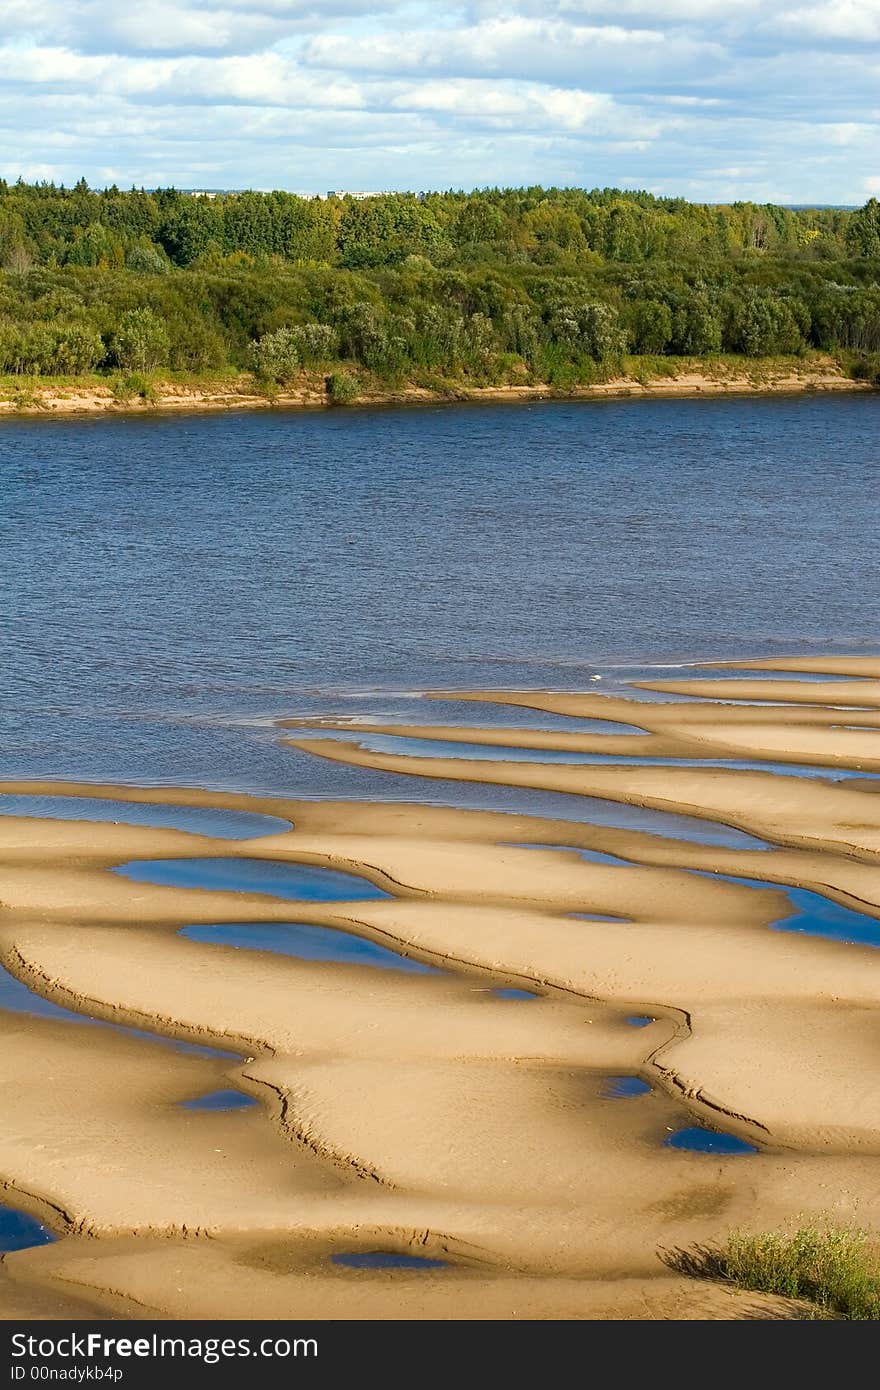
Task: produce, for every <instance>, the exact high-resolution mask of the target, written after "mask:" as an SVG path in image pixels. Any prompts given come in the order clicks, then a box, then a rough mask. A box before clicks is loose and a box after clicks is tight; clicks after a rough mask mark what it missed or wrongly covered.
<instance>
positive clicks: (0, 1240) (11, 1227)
mask: <svg viewBox="0 0 880 1390" xmlns="http://www.w3.org/2000/svg"><path fill="white" fill-rule="evenodd" d="M57 1238H58V1237H57V1236H54V1235H53V1234H52V1232H51V1231H50V1230H48V1229H47V1228H46V1227H45V1226H43V1225H42V1224H41V1222H39V1221H38V1220H37V1218H36V1217H35V1216H28V1214H27V1213H26V1212H23V1211H16V1209H15V1207H7V1206H0V1252H9V1251H12V1250H29V1249H31V1247H32V1246H34V1245H48V1244H49V1243H50V1241H53V1240H57Z"/></svg>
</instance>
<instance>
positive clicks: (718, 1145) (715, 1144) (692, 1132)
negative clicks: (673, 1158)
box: [663, 1125, 758, 1157]
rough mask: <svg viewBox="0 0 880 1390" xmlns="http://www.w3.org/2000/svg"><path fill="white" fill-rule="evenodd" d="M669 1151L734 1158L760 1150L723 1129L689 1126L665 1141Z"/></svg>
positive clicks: (677, 1131)
mask: <svg viewBox="0 0 880 1390" xmlns="http://www.w3.org/2000/svg"><path fill="white" fill-rule="evenodd" d="M663 1144H664V1146H665V1147H666V1148H668V1149H684V1150H686V1151H687V1152H688V1153H698V1154H720V1155H722V1156H728V1155H729V1156H730V1157H733V1156H734V1155H736V1154H756V1153H757V1152H758V1149H757V1148H756V1147H755V1145H754V1144H749V1143H748V1142H747V1141H746V1140H745V1139H739V1138H738V1137H737V1136H736V1135H735V1134H727V1133H726V1132H725V1131H724V1130H721V1129H706V1128H705V1127H704V1126H703V1125H688V1126H687V1128H685V1129H679V1130H676V1132H675V1133H674V1134H670V1135H669V1137H668V1138H666V1139H664V1140H663Z"/></svg>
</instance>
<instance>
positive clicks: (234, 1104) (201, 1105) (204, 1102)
mask: <svg viewBox="0 0 880 1390" xmlns="http://www.w3.org/2000/svg"><path fill="white" fill-rule="evenodd" d="M258 1104H259V1102H258V1101H257V1100H256V1099H255V1097H254V1096H249V1095H248V1094H247V1092H245V1091H236V1090H233V1089H232V1088H231V1087H230V1088H229V1089H227V1090H221V1091H209V1092H208V1094H207V1095H205V1096H196V1097H195V1098H194V1099H193V1100H182V1101H180V1108H181V1110H250V1109H251V1108H252V1107H253V1106H255V1105H258Z"/></svg>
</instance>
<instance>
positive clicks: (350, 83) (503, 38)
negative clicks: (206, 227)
mask: <svg viewBox="0 0 880 1390" xmlns="http://www.w3.org/2000/svg"><path fill="white" fill-rule="evenodd" d="M0 15H2V29H0V173H2V174H3V175H4V176H5V177H7V178H16V177H18V175H19V174H21V175H23V176H24V177H25V178H28V179H42V178H46V179H54V180H56V181H65V182H68V183H69V182H72V181H73V180H75V179H76V178H77V177H78V176H79V175H80V174H84V175H85V176H86V178H87V179H88V180H89V182H90V183H92V184H94V185H96V186H101V185H103V184H106V183H111V182H118V183H119V184H120V185H123V186H130V185H131V184H132V183H136V184H138V185H141V184H143V185H146V186H147V187H150V186H154V185H156V184H176V185H177V186H178V187H184V188H192V187H204V188H214V187H219V188H242V187H253V188H288V189H292V190H295V191H300V192H318V191H325V190H326V189H329V188H348V189H392V188H394V189H423V188H450V187H452V188H474V187H480V186H485V185H487V184H514V185H519V184H529V183H542V184H566V185H571V184H575V185H580V186H585V187H594V186H606V185H615V186H620V187H639V188H648V189H650V190H652V191H653V192H656V193H660V194H681V195H683V196H684V197H687V198H692V199H706V200H709V201H713V202H718V201H727V200H729V199H733V198H756V199H761V200H765V199H772V200H774V201H779V202H824V203H861V202H863V201H864V200H865V198H866V197H868V196H869V195H870V194H880V0H656V3H651V0H473V3H470V4H451V3H445V0H439V2H438V3H433V4H426V3H412V0H384V3H381V0H380V2H379V3H367V0H149V3H146V4H141V5H138V4H136V3H128V4H122V3H119V0H112V2H111V0H2V2H0Z"/></svg>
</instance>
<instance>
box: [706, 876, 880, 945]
mask: <svg viewBox="0 0 880 1390" xmlns="http://www.w3.org/2000/svg"><path fill="white" fill-rule="evenodd" d="M699 872H702V871H699ZM706 877H712V878H716V879H722V880H724V881H725V882H726V883H738V884H743V885H744V886H745V887H747V888H765V889H766V888H773V889H775V890H776V891H777V892H780V893H784V894H785V896H786V897H787V898H788V901H789V902H790V904H791V908H792V911H791V912H790V913H787V914H786V915H785V916H784V917H778V918H777V919H776V921H775V922H771V923H770V929H771V931H784V932H801V933H803V934H804V935H805V936H821V937H825V938H826V939H827V940H829V941H840V942H843V943H844V944H846V945H849V946H873V947H875V948H876V947H878V946H880V917H871V916H870V915H869V914H868V913H867V912H856V911H855V909H853V908H850V907H844V906H843V905H842V904H841V903H837V902H834V900H833V899H832V898H826V897H824V896H823V895H822V894H821V893H816V892H814V891H813V890H812V889H810V888H789V887H788V886H787V885H784V884H779V883H772V882H771V881H770V880H769V879H760V878H737V877H736V876H735V875H733V874H711V875H708V874H707V875H706Z"/></svg>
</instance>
